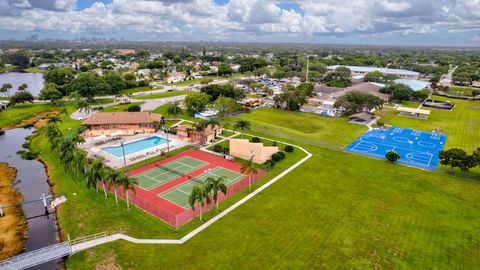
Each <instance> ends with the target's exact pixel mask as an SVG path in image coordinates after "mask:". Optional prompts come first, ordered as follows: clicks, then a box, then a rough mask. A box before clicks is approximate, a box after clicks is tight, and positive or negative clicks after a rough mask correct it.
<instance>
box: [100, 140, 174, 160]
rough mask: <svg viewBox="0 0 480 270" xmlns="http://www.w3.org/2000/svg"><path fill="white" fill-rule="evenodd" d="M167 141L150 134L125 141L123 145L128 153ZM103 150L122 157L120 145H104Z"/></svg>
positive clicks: (126, 153)
mask: <svg viewBox="0 0 480 270" xmlns="http://www.w3.org/2000/svg"><path fill="white" fill-rule="evenodd" d="M164 143H167V140H166V139H164V138H161V137H158V136H152V137H148V138H145V139H142V140H138V141H135V142H131V143H126V144H124V145H123V147H124V148H125V155H130V154H133V153H136V152H140V151H144V150H147V149H149V148H152V147H155V146H158V145H161V144H164ZM102 150H103V151H105V152H107V153H109V154H111V155H114V156H116V157H122V156H123V151H122V146H121V145H119V146H112V147H105V148H102Z"/></svg>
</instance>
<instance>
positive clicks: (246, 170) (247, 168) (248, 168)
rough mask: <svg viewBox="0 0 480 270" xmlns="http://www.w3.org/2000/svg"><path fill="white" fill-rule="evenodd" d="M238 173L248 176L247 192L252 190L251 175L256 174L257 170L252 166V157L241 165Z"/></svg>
mask: <svg viewBox="0 0 480 270" xmlns="http://www.w3.org/2000/svg"><path fill="white" fill-rule="evenodd" d="M240 172H241V173H243V174H247V175H248V190H252V175H255V174H257V173H258V171H257V169H256V168H255V166H254V164H253V157H251V158H250V160H248V162H247V163H246V164H243V165H242V167H241V168H240Z"/></svg>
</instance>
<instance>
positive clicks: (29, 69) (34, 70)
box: [23, 67, 46, 73]
mask: <svg viewBox="0 0 480 270" xmlns="http://www.w3.org/2000/svg"><path fill="white" fill-rule="evenodd" d="M23 71H25V72H29V73H45V71H46V70H43V69H39V68H38V67H31V68H26V69H24V70H23Z"/></svg>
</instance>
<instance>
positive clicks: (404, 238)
mask: <svg viewBox="0 0 480 270" xmlns="http://www.w3.org/2000/svg"><path fill="white" fill-rule="evenodd" d="M454 102H455V103H456V104H457V107H456V108H455V110H454V111H453V112H450V113H451V114H449V115H448V114H446V113H449V112H443V111H441V112H439V114H437V113H433V112H432V116H431V117H432V118H431V119H430V120H427V121H424V122H418V121H422V120H415V119H409V118H403V117H398V116H395V115H394V114H392V112H388V110H386V109H385V111H383V110H382V111H381V112H379V114H384V115H382V116H384V117H385V122H387V123H394V122H400V123H394V124H396V125H398V126H405V127H410V128H416V129H424V130H425V129H426V128H427V130H428V128H429V127H430V126H431V125H432V124H434V125H445V127H443V126H436V127H440V128H444V129H445V130H446V131H447V135H448V136H449V137H448V139H447V146H448V147H451V146H462V147H464V148H466V149H473V147H475V145H476V144H478V141H479V138H478V132H474V130H475V128H476V127H478V122H477V121H478V118H479V117H478V114H477V113H478V111H479V107H477V106H480V103H479V102H471V103H468V101H459V100H454ZM464 102H465V103H464ZM456 110H457V111H456ZM470 115H471V116H470ZM446 117H450V120H449V121H450V123H449V124H451V125H452V127H448V126H447V125H448V120H446V119H445V118H446ZM238 118H242V119H247V120H250V121H251V123H252V133H254V134H258V135H263V136H266V135H265V134H270V136H272V137H274V138H275V139H277V140H279V139H280V138H285V139H283V140H285V141H288V142H290V143H295V144H299V145H301V146H303V147H305V148H306V149H307V150H309V151H310V152H311V153H312V154H313V157H312V158H311V159H309V160H308V161H307V162H305V163H304V164H302V165H301V166H300V167H298V168H297V169H295V170H294V171H293V172H291V173H289V174H287V175H286V176H285V177H284V178H282V179H281V180H280V181H279V182H277V183H275V184H273V185H272V186H270V187H269V188H268V189H266V190H265V191H263V192H261V193H260V194H259V195H258V196H256V197H254V198H253V199H251V200H249V201H248V202H247V203H245V204H244V205H242V206H241V207H239V208H238V209H236V210H234V211H233V212H231V213H229V214H228V215H226V216H225V217H224V218H222V219H221V220H219V221H218V222H216V223H214V224H213V225H212V226H210V227H209V228H208V229H206V230H204V231H202V232H201V233H200V234H198V235H197V236H195V237H194V238H192V239H191V240H189V241H188V242H186V243H185V244H183V245H178V246H177V245H135V244H131V243H127V242H124V241H117V242H113V243H110V244H106V245H103V246H98V247H96V248H94V249H90V250H88V251H85V252H81V253H78V254H76V255H74V256H73V257H71V258H69V259H68V261H67V266H68V268H69V269H103V268H105V267H109V268H112V265H113V266H115V268H122V269H158V268H162V269H177V268H179V262H181V268H182V269H251V268H257V269H259V268H260V269H264V268H268V269H318V268H321V269H358V268H361V269H479V268H480V259H479V255H480V236H479V234H478V231H479V229H480V225H479V223H478V222H477V221H478V220H480V201H479V200H478V198H479V196H480V185H479V181H480V179H479V180H478V181H471V180H466V179H464V178H458V177H452V176H450V175H448V174H446V173H444V171H443V170H442V171H439V172H428V171H422V170H418V169H415V168H409V167H405V166H401V165H396V164H394V165H391V164H388V163H387V162H384V161H381V160H377V159H372V158H368V157H363V156H359V155H354V154H349V153H345V152H342V151H336V150H331V149H333V148H337V149H339V148H341V147H343V146H345V145H347V144H348V143H350V142H351V141H352V140H353V139H355V138H356V137H358V136H359V135H360V134H362V133H363V132H364V131H365V130H366V129H365V127H362V126H358V125H352V124H348V123H347V120H346V119H345V118H340V119H335V118H327V117H321V116H317V115H310V114H305V113H289V112H285V111H281V110H276V109H262V110H257V111H254V112H252V113H250V114H245V115H240V116H239V117H236V118H233V117H232V118H229V121H230V122H231V121H234V120H236V119H238ZM63 120H64V121H63V122H62V123H61V127H62V130H63V131H65V132H68V130H69V128H74V127H76V126H78V122H77V121H73V120H70V119H67V118H66V117H63ZM389 121H391V122H389ZM429 121H432V122H431V123H429ZM448 128H449V129H448ZM260 132H263V134H262V133H260ZM450 144H451V145H450ZM31 145H32V147H33V148H34V150H35V151H36V152H40V155H41V157H42V158H43V159H44V160H45V162H46V163H47V164H48V165H49V175H50V176H51V179H52V180H53V181H55V183H56V185H55V190H56V192H57V193H64V194H66V195H67V196H68V198H69V201H68V202H67V203H65V204H64V205H62V207H61V208H60V223H61V226H62V228H64V230H65V231H64V233H69V234H70V235H71V236H72V237H77V236H80V235H85V234H91V233H97V232H99V231H100V229H99V228H101V230H102V231H104V230H106V231H109V232H119V231H120V232H123V233H126V234H129V235H132V236H136V237H144V238H147V237H148V238H172V237H179V236H181V235H183V234H185V233H186V232H188V231H189V230H191V229H192V228H194V227H196V226H198V221H196V220H195V221H193V222H191V223H189V224H187V225H185V226H184V227H182V228H181V229H180V230H178V231H175V230H172V229H171V228H170V227H168V226H167V225H165V224H164V223H162V222H160V221H158V220H157V219H156V218H153V217H151V216H149V215H146V214H145V213H143V212H141V211H138V210H137V209H136V208H133V209H132V210H130V211H126V210H125V205H124V203H123V202H122V203H121V204H120V205H115V203H114V201H113V198H112V196H110V197H109V199H104V198H103V196H102V195H97V194H96V193H95V192H94V191H93V190H90V191H89V190H86V188H85V185H84V183H83V181H80V179H78V180H76V179H75V177H74V176H73V175H71V174H70V173H65V171H64V169H63V168H62V166H61V165H60V164H59V163H58V154H57V153H56V152H52V151H50V147H49V145H48V142H47V140H46V138H45V136H44V135H42V134H41V133H40V135H39V136H37V137H35V138H34V139H33V141H32V143H31ZM324 145H328V146H332V147H328V148H331V149H327V148H323V147H318V146H324ZM334 146H335V147H334ZM288 155H290V156H289V157H290V158H287V159H286V160H284V161H281V162H279V163H278V164H277V165H276V166H275V167H274V168H273V170H272V173H270V174H269V175H267V176H266V177H264V178H263V179H262V180H260V181H259V182H257V183H255V186H257V187H258V185H259V184H261V183H264V182H265V181H267V180H268V179H271V178H272V177H274V176H275V175H276V174H278V173H279V172H281V171H283V170H285V169H286V168H287V167H288V166H290V165H291V164H292V162H295V161H296V160H298V159H299V158H301V157H303V154H302V153H300V151H298V149H296V150H295V151H294V152H293V153H291V154H288ZM477 178H480V177H477ZM74 193H75V194H76V195H73V194H74ZM245 194H247V192H246V191H243V192H240V193H238V194H235V195H234V196H233V197H231V198H230V200H228V201H226V202H225V203H222V204H221V209H225V207H227V206H228V205H231V204H232V203H233V202H234V201H236V200H238V199H239V198H241V197H242V196H245ZM211 216H212V213H211V212H209V213H208V214H207V215H206V216H205V217H206V218H207V219H208V218H211ZM139 228H141V229H139ZM232 228H233V229H232ZM259 254H261V256H259ZM102 267H103V268H102Z"/></svg>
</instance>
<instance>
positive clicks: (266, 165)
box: [263, 159, 276, 171]
mask: <svg viewBox="0 0 480 270" xmlns="http://www.w3.org/2000/svg"><path fill="white" fill-rule="evenodd" d="M275 164H276V163H275V161H273V160H271V159H269V160H267V161H265V163H264V164H263V169H264V170H266V171H269V170H271V169H272V168H273V167H275Z"/></svg>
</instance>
